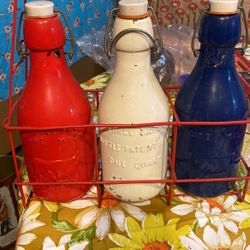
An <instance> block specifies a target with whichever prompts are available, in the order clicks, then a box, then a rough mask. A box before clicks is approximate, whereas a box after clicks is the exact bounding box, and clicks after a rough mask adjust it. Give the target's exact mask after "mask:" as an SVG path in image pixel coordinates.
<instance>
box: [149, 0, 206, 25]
mask: <svg viewBox="0 0 250 250" xmlns="http://www.w3.org/2000/svg"><path fill="white" fill-rule="evenodd" d="M149 3H150V5H151V6H152V7H154V9H155V10H156V13H157V16H158V21H159V23H160V24H161V25H168V24H177V25H184V24H185V25H188V26H190V27H193V26H194V24H195V23H196V21H197V19H198V17H199V13H200V10H201V9H204V8H205V7H206V6H207V3H208V0H149Z"/></svg>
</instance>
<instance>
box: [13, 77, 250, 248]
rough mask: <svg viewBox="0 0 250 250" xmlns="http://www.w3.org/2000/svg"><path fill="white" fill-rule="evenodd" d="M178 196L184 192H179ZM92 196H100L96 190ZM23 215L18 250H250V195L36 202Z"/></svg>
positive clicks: (96, 83) (101, 80) (98, 82)
mask: <svg viewBox="0 0 250 250" xmlns="http://www.w3.org/2000/svg"><path fill="white" fill-rule="evenodd" d="M108 79H109V75H108V74H106V73H104V74H102V75H100V76H98V77H97V78H94V79H92V80H90V81H88V82H86V83H84V84H82V85H81V86H82V87H83V88H85V89H88V88H97V87H98V88H103V87H105V86H106V84H107V81H108ZM90 98H91V96H90ZM249 152H250V135H248V134H247V135H246V138H245V143H244V148H243V155H244V156H245V158H246V160H247V161H249V160H250V159H249V158H250V154H249ZM249 163H250V161H249ZM243 172H244V171H243V170H242V168H240V174H241V173H243ZM238 184H239V185H238V186H239V187H241V188H242V187H243V186H244V185H243V184H244V183H242V182H240V183H238ZM26 192H27V193H28V190H26ZM174 192H175V193H176V194H180V192H181V191H180V190H179V189H178V188H177V187H175V188H174ZM87 196H88V197H93V196H96V187H95V186H93V187H92V188H91V189H90V191H89V193H88V194H87ZM104 196H105V197H106V198H107V197H109V194H108V193H107V192H104ZM20 213H21V218H20V221H19V227H18V234H17V241H16V249H17V250H23V249H25V250H40V249H42V250H56V249H57V250H64V249H69V250H82V249H90V250H91V249H94V250H119V249H121V250H122V249H123V250H132V249H136V250H167V249H193V250H202V249H212V250H214V249H216V250H223V249H233V250H241V249H248V250H250V190H249V193H248V194H247V195H246V199H245V201H244V202H239V201H238V200H237V197H236V196H234V195H231V196H226V195H222V196H219V197H216V198H211V199H210V198H209V199H204V198H199V197H190V196H180V197H178V198H173V199H172V202H171V206H167V203H166V199H165V198H162V197H161V198H158V197H157V198H154V199H152V200H149V201H145V202H143V203H136V204H131V203H125V202H121V201H119V200H117V199H109V198H107V199H103V201H102V204H101V207H100V208H99V207H98V205H97V201H96V200H94V199H79V200H76V201H73V202H69V203H52V202H46V201H42V200H39V199H38V198H36V197H31V199H30V202H29V205H28V208H27V209H26V210H24V209H22V208H21V209H20Z"/></svg>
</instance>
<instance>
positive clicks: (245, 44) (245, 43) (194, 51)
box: [191, 0, 248, 57]
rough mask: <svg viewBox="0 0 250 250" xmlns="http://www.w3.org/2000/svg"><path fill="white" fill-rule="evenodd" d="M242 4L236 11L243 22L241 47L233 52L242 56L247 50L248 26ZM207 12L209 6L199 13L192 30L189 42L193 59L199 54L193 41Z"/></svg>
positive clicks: (197, 37) (197, 35) (196, 37)
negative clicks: (243, 30) (243, 32)
mask: <svg viewBox="0 0 250 250" xmlns="http://www.w3.org/2000/svg"><path fill="white" fill-rule="evenodd" d="M243 3H244V0H242V2H241V5H240V6H239V7H238V10H239V12H240V15H241V16H242V20H243V23H244V29H245V35H241V38H242V46H241V47H239V48H235V50H237V51H240V53H241V54H242V55H244V54H245V52H246V49H247V48H248V25H247V16H246V12H245V10H244V7H243ZM209 10H210V6H209V7H208V8H206V9H204V10H202V11H201V13H200V16H199V19H198V21H197V24H196V26H195V28H194V33H193V36H192V41H191V48H192V51H193V54H194V56H195V57H197V56H198V55H199V53H200V49H196V48H195V40H196V39H199V28H200V21H201V19H202V18H203V16H204V15H205V14H206V13H207V12H209Z"/></svg>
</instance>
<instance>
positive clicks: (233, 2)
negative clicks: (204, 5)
mask: <svg viewBox="0 0 250 250" xmlns="http://www.w3.org/2000/svg"><path fill="white" fill-rule="evenodd" d="M209 2H210V6H211V8H210V11H211V12H216V13H233V12H236V11H237V8H238V0H209Z"/></svg>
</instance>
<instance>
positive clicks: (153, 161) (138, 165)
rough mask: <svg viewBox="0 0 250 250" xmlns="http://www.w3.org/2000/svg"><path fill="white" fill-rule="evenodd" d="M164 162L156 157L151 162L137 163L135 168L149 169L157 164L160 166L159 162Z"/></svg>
mask: <svg viewBox="0 0 250 250" xmlns="http://www.w3.org/2000/svg"><path fill="white" fill-rule="evenodd" d="M161 160H162V157H161V156H160V155H159V156H157V157H155V158H154V159H152V160H149V161H136V162H135V164H134V167H135V168H136V169H142V168H147V167H152V166H154V165H156V164H159V162H160V161H161Z"/></svg>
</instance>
